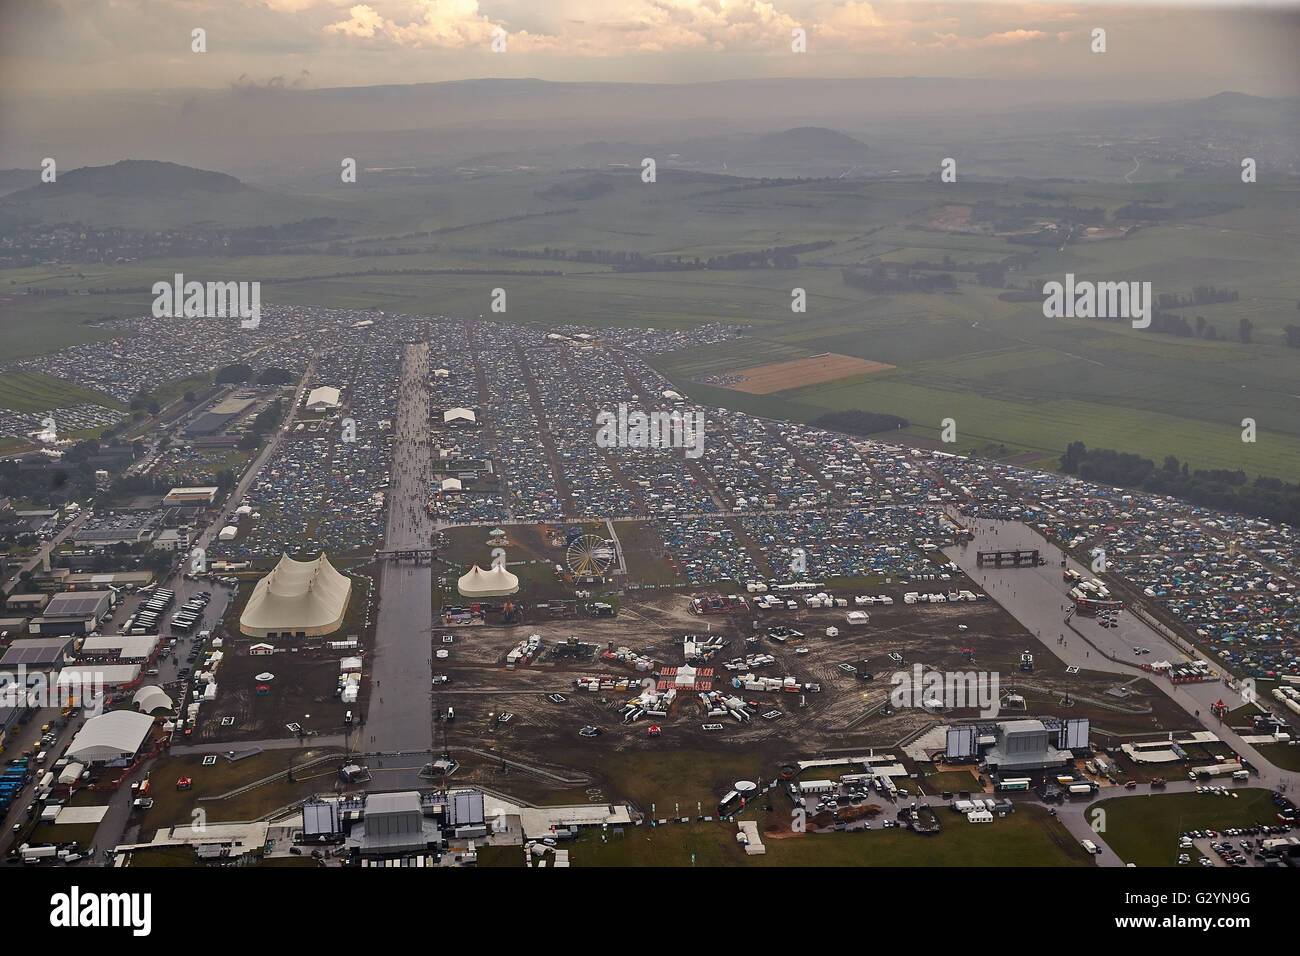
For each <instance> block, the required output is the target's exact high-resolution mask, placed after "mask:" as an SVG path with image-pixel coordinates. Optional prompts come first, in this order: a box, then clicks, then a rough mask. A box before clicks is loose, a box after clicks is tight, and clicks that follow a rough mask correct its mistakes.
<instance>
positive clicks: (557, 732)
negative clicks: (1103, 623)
mask: <svg viewBox="0 0 1300 956" xmlns="http://www.w3.org/2000/svg"><path fill="white" fill-rule="evenodd" d="M686 604H687V597H686V596H685V595H683V594H675V595H656V596H655V597H653V598H649V599H646V598H643V597H637V598H631V597H629V598H628V599H627V601H626V603H625V605H624V608H625V609H624V611H623V612H622V613H621V614H620V615H619V616H618V617H617V618H615V619H614V620H603V621H592V620H575V621H557V622H541V623H531V624H526V625H524V626H522V627H514V628H501V627H490V626H485V627H474V628H465V629H462V630H460V631H457V632H456V640H455V642H454V643H453V644H452V645H450V656H449V657H448V658H447V659H446V660H443V661H438V662H437V663H436V665H435V672H436V673H440V674H446V675H447V676H449V677H450V678H451V682H450V683H446V684H439V685H436V686H435V688H434V702H435V706H437V707H439V708H442V709H444V710H445V708H446V707H448V706H452V707H454V708H455V712H456V720H455V721H454V722H453V723H451V724H445V723H444V724H441V725H440V727H441V728H442V729H441V730H440V734H441V733H442V732H445V734H446V746H447V748H448V749H450V750H451V751H452V752H453V754H456V755H457V757H458V759H460V760H461V763H462V770H461V771H460V772H459V774H458V778H457V782H458V783H460V784H462V785H464V784H466V783H470V782H473V783H476V784H478V785H480V786H484V787H487V788H489V789H495V790H499V791H501V792H506V793H510V794H513V795H517V796H519V797H521V798H522V799H525V800H529V801H532V802H536V803H555V802H557V801H559V802H568V801H573V800H577V802H585V801H586V799H587V798H588V797H589V796H591V794H590V793H589V791H592V792H594V793H595V797H594V799H599V800H615V799H631V800H633V801H635V802H637V803H638V804H643V803H648V802H650V801H653V800H656V799H658V800H661V801H663V800H667V799H669V797H670V796H671V797H672V798H673V799H678V798H680V799H684V800H687V801H689V802H691V803H692V804H693V803H694V802H695V801H702V802H705V803H707V802H708V800H709V799H713V800H716V799H717V798H718V797H720V796H721V795H722V794H723V793H724V792H725V790H726V789H727V787H728V786H729V784H730V782H731V781H733V780H734V779H738V778H740V776H744V777H746V778H749V779H753V778H755V777H756V776H764V775H772V774H774V772H775V771H776V770H777V769H778V768H779V766H780V765H781V764H782V763H784V762H787V761H790V760H794V759H798V758H806V757H810V756H813V755H816V754H827V755H829V754H834V753H837V752H843V753H846V754H847V753H850V752H860V751H865V749H866V748H868V747H877V748H890V747H895V746H896V744H897V742H898V741H899V740H900V739H902V738H903V737H904V736H906V735H907V734H908V733H909V732H911V731H913V730H916V729H918V728H921V727H923V726H925V725H927V724H932V723H935V722H942V721H944V720H948V719H952V718H969V717H973V716H976V714H977V711H976V709H974V708H966V709H962V710H955V711H948V712H946V713H942V714H932V713H929V712H927V711H924V710H921V709H919V708H901V709H898V710H897V711H894V712H892V713H882V712H881V708H882V707H883V705H884V704H885V703H886V702H887V701H888V697H889V693H890V691H891V690H892V684H891V682H890V676H891V674H893V673H894V672H895V671H897V670H900V669H910V668H911V667H912V665H913V664H915V663H922V664H924V665H926V667H927V668H929V667H933V668H936V669H939V670H962V671H968V670H981V671H989V672H996V673H998V674H999V676H1000V682H1001V691H1002V693H1003V694H1005V693H1007V692H1008V691H1009V690H1011V689H1014V690H1015V692H1016V693H1019V694H1022V695H1024V696H1025V697H1026V698H1027V700H1028V707H1027V709H1026V711H1024V712H1023V713H1024V715H1025V716H1040V715H1058V716H1063V717H1064V716H1071V717H1073V716H1087V717H1089V718H1091V720H1092V721H1093V725H1094V728H1096V732H1097V733H1101V734H1104V735H1105V736H1106V737H1109V736H1111V735H1113V734H1130V733H1137V732H1149V731H1150V730H1151V729H1152V728H1157V727H1164V726H1166V724H1168V726H1170V727H1179V726H1181V724H1179V722H1178V718H1177V713H1176V712H1175V711H1174V710H1173V709H1172V705H1171V704H1169V703H1168V702H1167V700H1166V699H1165V698H1164V697H1163V695H1160V694H1158V693H1157V692H1155V690H1154V689H1153V688H1151V687H1150V685H1147V684H1145V682H1142V681H1138V682H1135V683H1134V684H1132V685H1130V686H1129V688H1128V689H1129V696H1128V697H1127V698H1126V699H1124V700H1122V701H1121V700H1118V699H1113V698H1109V697H1108V696H1107V695H1106V690H1107V689H1108V688H1109V687H1111V686H1112V684H1113V681H1112V680H1111V679H1110V678H1108V677H1107V676H1106V675H1102V674H1096V673H1088V672H1083V673H1080V674H1074V675H1067V674H1066V673H1065V666H1064V665H1063V664H1062V663H1061V662H1060V661H1059V660H1058V659H1056V658H1055V657H1053V656H1052V655H1051V654H1050V652H1048V651H1047V650H1046V649H1045V648H1043V647H1042V646H1041V645H1039V644H1038V643H1037V641H1035V640H1033V639H1032V638H1030V636H1029V635H1027V634H1025V633H1024V631H1023V630H1022V629H1021V628H1020V626H1019V625H1018V624H1017V623H1016V622H1015V621H1014V620H1012V619H1011V618H1010V617H1009V616H1008V615H1007V614H1006V613H1005V612H1003V611H1002V610H1001V608H999V607H998V606H997V605H995V604H993V603H991V602H989V603H980V604H955V605H941V606H927V607H922V606H894V607H890V608H882V607H877V608H874V609H873V610H872V612H871V622H870V624H869V625H868V626H866V627H864V628H852V629H851V628H847V627H843V615H844V612H843V611H842V610H840V611H835V610H830V609H827V610H820V611H808V610H805V611H799V612H781V613H775V612H772V613H765V614H757V615H756V614H754V613H751V614H748V615H738V616H715V617H697V616H694V615H692V614H690V613H689V611H687V609H686ZM756 619H757V620H758V628H757V633H759V634H760V635H764V636H762V637H760V640H759V642H758V643H757V644H747V643H746V638H748V637H750V636H751V635H752V634H753V633H755V631H754V627H753V622H754V621H755V620H756ZM959 623H961V624H965V625H966V626H967V628H968V630H966V631H962V632H959V631H958V630H957V625H958V624H959ZM774 624H786V625H790V626H793V627H795V628H797V629H798V630H800V631H803V632H804V634H805V637H804V638H803V639H802V640H799V641H790V642H787V643H785V644H778V643H775V642H773V641H772V640H770V639H769V638H767V637H766V636H765V632H766V630H767V628H768V627H770V626H772V625H774ZM831 624H835V625H837V626H840V627H841V632H840V636H838V637H834V638H830V637H827V636H826V635H825V631H826V628H827V626H829V625H831ZM706 629H707V631H708V632H709V633H710V634H722V635H724V636H725V637H726V638H727V639H728V640H729V641H730V644H729V645H728V646H727V647H726V648H724V649H723V650H722V651H721V652H719V654H718V655H716V656H715V657H714V659H713V662H712V663H713V665H714V667H715V671H716V675H717V676H716V677H715V682H714V687H715V689H719V690H728V691H729V690H730V687H729V680H730V677H731V676H732V672H731V671H727V670H725V669H724V668H723V667H722V664H723V662H724V661H726V660H729V659H731V658H733V657H738V656H744V655H745V654H747V653H752V652H755V651H762V652H763V653H767V654H771V655H772V656H773V657H775V658H776V663H775V664H773V665H770V666H769V667H767V668H764V669H761V670H758V671H756V673H758V674H760V675H764V676H785V675H791V676H794V677H795V678H797V679H798V680H799V681H800V682H801V683H803V682H810V681H811V682H817V683H819V684H820V685H821V688H822V689H821V692H820V693H809V694H806V695H802V696H803V700H802V706H801V695H800V694H790V693H779V692H777V693H774V692H758V691H735V693H737V694H739V695H740V696H742V697H743V698H745V699H748V700H755V701H757V702H758V704H759V706H758V707H757V708H755V714H756V715H755V717H754V718H753V720H752V721H751V722H750V723H747V724H742V723H739V722H737V721H735V720H734V719H731V718H725V719H723V720H722V721H711V720H709V719H708V718H707V717H705V716H704V714H703V712H702V709H701V706H700V703H699V701H698V699H697V698H696V697H694V696H693V695H679V697H678V699H677V701H676V702H675V703H674V706H673V708H672V710H671V711H670V713H669V716H668V717H666V718H661V719H658V720H657V721H655V722H656V723H658V724H659V725H660V727H661V728H662V735H661V736H659V737H651V736H649V734H648V732H647V731H648V728H649V726H650V723H651V721H650V720H649V719H647V718H642V719H641V720H639V721H636V722H635V723H632V724H623V723H622V719H621V712H622V707H623V704H624V703H626V702H627V701H628V700H629V699H631V698H632V697H635V696H637V694H638V693H639V688H640V681H641V679H643V678H644V677H645V676H646V674H644V673H638V672H637V671H635V670H634V669H632V668H631V667H624V666H621V665H619V664H617V663H614V662H609V661H605V660H604V659H602V658H601V657H600V653H602V652H603V651H604V650H605V649H606V648H607V647H608V645H609V644H610V643H613V645H614V646H616V647H617V646H627V647H630V648H632V649H633V650H635V651H637V652H638V653H640V654H643V655H646V656H650V657H653V658H654V659H655V660H656V661H657V662H658V663H659V665H660V666H679V665H681V664H682V663H683V656H682V648H681V641H682V638H683V636H684V635H686V634H703V633H705V632H706ZM531 634H538V635H540V636H541V638H542V640H543V645H544V646H545V647H547V648H551V647H552V646H553V645H554V644H556V643H557V642H558V643H561V644H562V643H564V642H565V641H566V640H567V639H568V638H569V637H570V636H573V637H576V638H577V639H578V640H579V641H581V642H584V643H587V644H593V645H596V646H597V647H596V650H595V651H594V653H593V654H592V655H591V656H590V657H588V658H587V659H585V660H574V659H567V658H557V657H556V656H555V655H554V653H553V652H547V653H544V654H542V655H541V656H540V657H539V658H538V659H536V660H535V661H534V662H533V663H531V664H526V665H522V666H520V667H519V668H518V669H516V670H514V671H507V670H506V669H505V665H504V659H505V655H506V653H507V652H508V651H509V650H510V649H511V648H512V647H514V646H515V645H516V644H517V643H519V642H520V641H522V640H524V639H526V638H527V637H529V636H530V635H531ZM435 646H447V645H435ZM963 647H971V648H973V649H974V661H973V662H968V661H966V660H965V659H964V658H963V657H962V648H963ZM799 648H806V649H807V653H806V654H800V653H796V651H797V649H799ZM1025 648H1033V649H1034V655H1035V670H1034V672H1033V673H1032V674H1025V673H1023V672H1021V671H1020V670H1019V669H1018V667H1017V665H1018V662H1019V659H1020V653H1021V651H1022V650H1024V649H1025ZM891 652H894V653H898V654H901V655H902V656H903V660H904V663H903V664H902V665H898V664H896V663H895V662H893V661H891V660H890V659H889V657H888V656H887V655H888V654H890V653H891ZM864 663H865V666H864ZM840 664H851V665H854V666H857V667H859V668H861V669H863V670H867V671H869V672H870V673H871V674H872V675H873V679H872V680H870V681H865V680H859V679H858V678H857V677H855V676H853V675H851V674H849V673H846V672H845V671H842V670H840V668H839V665H840ZM584 676H593V677H604V676H608V677H612V678H615V679H626V680H627V689H625V690H614V691H609V692H606V693H604V694H603V695H602V694H601V693H592V692H587V691H577V690H575V688H574V681H575V680H576V679H577V678H579V677H584ZM1066 691H1068V692H1069V693H1070V695H1071V703H1070V704H1069V705H1068V706H1067V705H1064V704H1063V703H1062V700H1063V696H1064V693H1065V692H1066ZM550 694H559V695H561V696H563V697H564V698H565V699H564V700H563V701H562V702H559V701H553V700H551V699H550V698H549V697H548V695H550ZM770 711H776V712H778V714H779V716H776V717H775V718H773V719H770V720H767V719H764V718H763V717H762V716H761V715H762V714H764V713H767V712H770ZM503 713H506V714H510V715H511V716H510V718H509V720H508V721H506V722H504V723H500V722H498V715H501V714H503ZM1019 713H1022V712H1009V711H1005V710H1004V711H1003V712H1002V713H1001V714H1000V716H1001V717H1002V718H1006V717H1008V716H1012V717H1014V716H1017V715H1018V714H1019ZM714 722H721V723H722V725H723V727H722V729H721V730H718V731H706V730H704V729H703V725H704V724H705V723H714ZM587 724H592V725H595V726H598V727H600V728H601V730H602V734H601V735H600V736H598V737H595V738H583V737H580V736H579V735H578V731H579V729H580V728H582V727H583V726H584V725H587ZM437 746H442V739H441V737H439V739H438V740H437ZM495 755H504V756H505V757H507V758H509V759H511V760H514V761H518V762H519V763H520V764H523V765H524V766H523V767H510V768H509V769H508V770H507V772H506V773H504V774H503V773H501V771H500V766H499V758H498V757H497V756H495ZM899 756H900V757H901V756H902V753H901V752H900V753H899ZM670 765H671V766H670ZM530 768H535V769H536V770H537V771H538V772H536V773H530V772H529V769H530ZM665 768H668V769H667V770H666V769H665ZM672 768H675V769H672ZM543 771H545V772H543ZM661 771H662V772H661ZM670 771H671V772H670ZM548 774H549V775H548ZM697 778H698V779H697ZM715 778H716V779H715Z"/></svg>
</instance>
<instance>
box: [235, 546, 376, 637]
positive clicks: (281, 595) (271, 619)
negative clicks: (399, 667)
mask: <svg viewBox="0 0 1300 956" xmlns="http://www.w3.org/2000/svg"><path fill="white" fill-rule="evenodd" d="M351 594H352V579H351V578H349V577H347V576H346V575H344V574H340V573H339V572H338V571H337V570H335V569H334V566H333V565H332V564H330V563H329V560H328V559H327V558H326V557H325V555H323V554H322V555H321V556H320V557H319V558H317V559H316V560H315V561H295V560H294V559H293V558H291V557H289V556H288V555H287V554H286V555H283V556H282V557H281V558H280V563H279V564H277V565H276V566H275V567H274V568H273V569H272V570H271V573H270V574H268V575H266V577H264V578H262V579H261V580H260V581H258V582H257V586H256V587H254V588H253V594H252V597H250V598H249V599H248V605H247V606H246V607H245V608H244V613H243V614H241V615H240V616H239V630H240V632H241V633H243V634H247V635H248V636H249V637H285V638H288V637H319V636H321V635H323V634H332V633H334V632H335V631H337V630H338V629H339V627H340V626H341V625H342V624H343V614H344V612H345V611H347V608H348V598H349V597H350V596H351Z"/></svg>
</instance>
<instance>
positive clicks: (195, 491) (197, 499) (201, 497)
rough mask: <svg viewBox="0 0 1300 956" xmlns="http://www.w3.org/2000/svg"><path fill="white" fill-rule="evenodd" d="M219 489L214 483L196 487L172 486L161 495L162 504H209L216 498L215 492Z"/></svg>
mask: <svg viewBox="0 0 1300 956" xmlns="http://www.w3.org/2000/svg"><path fill="white" fill-rule="evenodd" d="M220 490H221V489H219V488H218V487H217V486H216V485H205V486H203V487H198V488H173V489H172V490H171V491H169V492H167V494H165V495H163V504H165V505H193V504H199V505H210V504H212V503H213V502H214V501H216V500H217V492H218V491H220Z"/></svg>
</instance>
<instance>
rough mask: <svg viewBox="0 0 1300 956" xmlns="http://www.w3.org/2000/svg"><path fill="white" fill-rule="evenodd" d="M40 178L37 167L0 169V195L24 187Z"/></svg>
mask: <svg viewBox="0 0 1300 956" xmlns="http://www.w3.org/2000/svg"><path fill="white" fill-rule="evenodd" d="M40 178H41V173H40V170H38V169H0V196H3V195H5V194H6V193H11V192H14V191H16V190H19V189H26V188H27V187H28V186H30V185H31V184H32V183H34V182H39V181H40Z"/></svg>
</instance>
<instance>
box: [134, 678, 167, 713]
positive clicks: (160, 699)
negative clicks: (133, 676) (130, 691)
mask: <svg viewBox="0 0 1300 956" xmlns="http://www.w3.org/2000/svg"><path fill="white" fill-rule="evenodd" d="M131 703H132V704H133V705H134V706H135V708H136V710H140V711H143V712H144V713H146V714H149V713H152V712H153V711H155V710H159V709H162V710H175V709H176V705H175V704H173V703H172V699H171V698H170V697H168V696H167V692H166V691H165V690H163V689H162V688H161V687H158V686H157V685H155V684H146V685H145V686H143V687H141V688H140V689H139V690H138V691H136V692H135V696H133V697H132V698H131Z"/></svg>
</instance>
